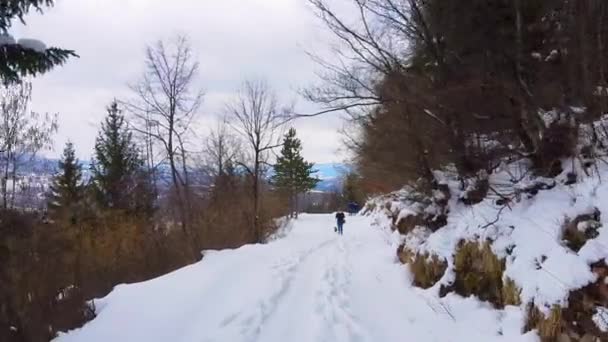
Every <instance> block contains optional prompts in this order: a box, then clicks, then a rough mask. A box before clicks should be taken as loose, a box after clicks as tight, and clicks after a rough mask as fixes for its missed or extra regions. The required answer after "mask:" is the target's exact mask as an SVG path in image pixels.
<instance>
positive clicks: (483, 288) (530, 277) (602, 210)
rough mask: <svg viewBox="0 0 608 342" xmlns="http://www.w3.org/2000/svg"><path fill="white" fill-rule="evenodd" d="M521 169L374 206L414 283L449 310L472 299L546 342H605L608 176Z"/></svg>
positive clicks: (450, 178)
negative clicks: (461, 300) (607, 181)
mask: <svg viewBox="0 0 608 342" xmlns="http://www.w3.org/2000/svg"><path fill="white" fill-rule="evenodd" d="M571 164H572V163H571ZM564 165H568V164H567V163H564ZM572 165H576V163H574V164H572ZM517 170H526V168H525V167H523V168H522V165H509V166H508V167H504V168H503V169H502V170H499V171H498V172H496V173H495V174H492V175H491V176H489V177H487V176H486V178H483V177H481V178H479V179H476V180H474V181H473V180H470V183H469V186H468V187H467V188H466V189H465V190H464V191H462V190H460V189H462V187H461V185H462V184H461V182H460V181H458V180H457V178H456V177H455V175H454V174H452V173H450V172H441V173H440V172H437V173H436V177H437V178H438V179H441V181H440V184H439V187H438V190H436V191H435V192H434V194H433V196H432V197H425V196H424V195H422V194H420V193H417V192H416V191H415V190H414V189H412V188H408V189H404V190H402V191H399V192H395V193H393V194H390V195H387V196H384V197H382V198H378V199H376V200H374V201H372V202H370V203H369V204H368V207H367V210H368V212H369V213H371V214H372V215H373V216H374V217H376V218H377V219H378V220H379V224H380V225H381V226H389V227H392V228H393V229H395V231H396V232H398V233H399V236H400V237H401V246H400V247H399V248H398V250H397V253H398V256H399V258H400V260H401V261H402V262H403V263H405V264H407V267H408V269H409V270H410V272H411V273H412V277H413V283H414V285H415V286H417V287H419V288H420V291H421V293H424V294H425V295H427V296H430V297H432V298H434V299H435V300H438V301H440V302H443V303H444V304H446V305H447V306H445V308H446V310H448V311H450V312H458V309H457V308H456V307H452V306H451V305H449V304H448V303H449V302H450V301H451V300H453V299H451V298H454V296H456V297H458V298H460V297H468V296H472V297H473V298H474V297H476V298H478V299H475V301H476V302H478V300H481V301H480V302H478V303H479V305H483V306H486V307H488V308H493V309H492V312H494V313H495V314H497V315H499V316H501V317H509V316H510V317H512V318H513V319H514V320H513V323H516V325H518V326H519V327H520V328H521V329H522V333H525V332H528V331H534V330H535V331H536V332H537V333H538V334H539V335H540V337H541V340H542V341H556V340H557V341H595V340H596V339H597V340H602V341H605V340H606V339H608V329H607V328H608V324H607V323H608V309H607V308H608V285H606V284H607V283H608V279H607V278H606V276H607V275H608V265H607V264H606V258H607V257H608V247H607V246H608V229H607V228H606V212H608V186H607V185H606V184H605V182H603V181H602V180H603V179H606V177H607V176H608V170H607V169H606V167H605V165H601V166H598V168H597V169H596V171H593V172H590V174H589V175H587V176H583V177H582V179H579V181H578V182H573V180H574V179H573V178H574V173H573V172H572V171H569V172H568V171H564V172H562V173H561V174H560V175H558V176H557V177H555V178H542V177H534V176H532V175H531V174H529V173H527V172H524V173H518V171H517ZM580 174H584V173H583V172H581V173H580ZM504 194H509V195H508V196H509V197H506V195H504ZM482 303H483V304H482ZM456 319H457V318H456ZM500 332H501V333H503V334H504V333H507V331H506V330H500Z"/></svg>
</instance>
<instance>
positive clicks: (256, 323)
mask: <svg viewBox="0 0 608 342" xmlns="http://www.w3.org/2000/svg"><path fill="white" fill-rule="evenodd" d="M334 241H335V239H331V240H327V241H325V242H323V243H321V244H319V245H317V246H315V247H313V248H310V249H308V250H306V251H305V252H303V253H300V254H298V255H297V256H295V257H291V258H284V259H281V260H280V261H279V262H277V263H275V264H274V265H273V266H272V267H271V268H272V270H273V272H272V273H273V277H272V279H273V280H276V282H277V283H278V284H279V285H278V286H277V287H276V288H275V289H274V290H273V292H272V293H270V294H269V295H268V296H266V297H264V298H262V299H260V300H259V301H258V303H257V304H256V305H255V307H254V308H253V309H252V310H247V311H241V312H237V313H234V314H232V315H229V316H228V317H226V318H225V319H224V320H223V321H222V322H221V324H220V328H222V329H224V328H226V327H228V326H231V325H237V326H241V329H240V334H241V336H242V341H251V342H254V341H257V340H258V339H259V336H260V334H261V332H262V330H263V328H264V326H265V324H266V322H267V321H268V319H269V318H270V317H272V315H273V313H274V312H275V311H276V310H277V308H278V307H279V305H280V303H281V300H282V299H283V297H285V296H286V295H287V293H288V292H289V290H290V288H291V287H292V283H293V280H294V278H296V276H297V274H298V270H299V268H300V267H301V266H302V264H304V263H305V262H306V261H307V260H308V259H309V258H310V257H311V256H312V255H314V254H315V253H318V252H319V251H320V250H322V249H323V248H325V247H327V246H329V245H330V244H332V243H333V242H334ZM207 341H215V339H210V340H207Z"/></svg>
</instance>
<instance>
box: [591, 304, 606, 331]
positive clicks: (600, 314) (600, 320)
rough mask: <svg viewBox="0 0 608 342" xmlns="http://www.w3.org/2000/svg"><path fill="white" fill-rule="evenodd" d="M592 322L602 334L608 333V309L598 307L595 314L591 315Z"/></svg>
mask: <svg viewBox="0 0 608 342" xmlns="http://www.w3.org/2000/svg"><path fill="white" fill-rule="evenodd" d="M593 322H594V323H595V325H596V326H597V327H598V328H599V329H600V330H601V331H603V332H608V309H606V308H604V307H598V308H597V312H596V313H595V315H593Z"/></svg>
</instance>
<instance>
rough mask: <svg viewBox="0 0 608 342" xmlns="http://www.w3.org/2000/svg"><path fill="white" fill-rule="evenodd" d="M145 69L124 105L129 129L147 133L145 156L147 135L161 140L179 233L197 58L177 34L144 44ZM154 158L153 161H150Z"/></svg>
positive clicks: (195, 105) (197, 100) (198, 96)
mask: <svg viewBox="0 0 608 342" xmlns="http://www.w3.org/2000/svg"><path fill="white" fill-rule="evenodd" d="M145 62H146V70H145V72H144V74H143V77H142V78H141V80H140V81H139V82H137V83H136V84H134V85H132V86H131V89H132V90H133V92H134V94H135V100H133V101H131V102H128V103H126V106H127V108H128V109H130V111H131V112H132V113H133V115H134V117H135V121H134V129H135V130H137V131H138V132H140V133H141V134H144V136H146V137H147V143H146V145H147V146H148V147H147V148H148V149H149V153H150V155H149V158H152V156H153V155H154V152H153V151H152V149H153V143H152V140H154V141H155V142H157V143H158V144H160V146H161V147H162V150H163V159H164V160H166V162H167V163H168V165H169V168H170V172H171V184H172V189H173V191H174V193H175V194H176V196H177V206H178V210H179V212H180V216H181V218H180V220H181V225H182V229H183V231H184V233H186V234H187V220H188V202H189V201H188V197H189V178H188V154H187V150H186V146H187V144H188V139H189V136H190V134H191V130H190V126H191V123H192V121H193V120H194V118H195V116H196V114H197V112H198V109H199V107H200V105H201V102H202V99H203V95H204V93H203V91H202V90H201V89H200V88H197V87H196V83H195V82H196V77H197V75H198V69H199V64H198V62H196V61H195V60H194V57H193V56H192V50H191V47H190V42H189V41H188V39H187V38H186V37H183V36H178V37H176V38H175V39H174V40H172V41H171V42H169V43H165V42H163V41H158V42H157V43H156V44H154V45H153V46H148V47H147V48H146V61H145ZM151 163H152V164H153V163H154V162H153V161H151Z"/></svg>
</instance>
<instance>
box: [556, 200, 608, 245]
mask: <svg viewBox="0 0 608 342" xmlns="http://www.w3.org/2000/svg"><path fill="white" fill-rule="evenodd" d="M600 216H601V213H600V211H599V210H598V209H597V208H595V209H594V210H593V212H591V213H587V214H581V215H579V216H577V217H576V218H574V219H573V220H570V219H569V218H566V220H565V221H564V224H563V228H562V230H563V239H564V240H565V242H566V245H567V246H568V247H569V248H570V249H572V250H573V251H575V252H578V251H580V250H581V248H583V246H584V245H585V243H586V242H587V241H588V240H590V239H595V238H596V237H598V235H599V232H598V229H599V228H600V227H601V226H602V224H601V223H600Z"/></svg>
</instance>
